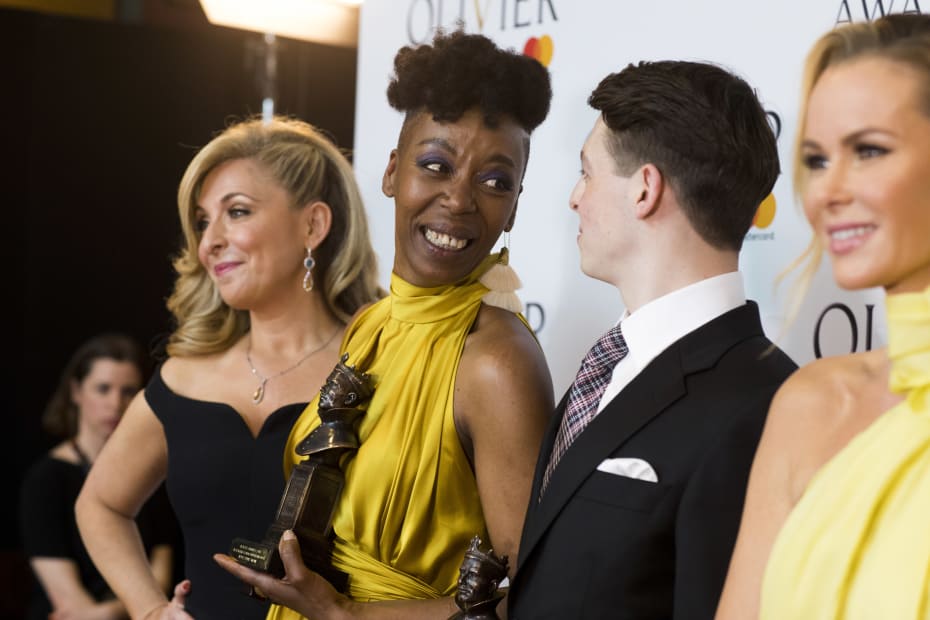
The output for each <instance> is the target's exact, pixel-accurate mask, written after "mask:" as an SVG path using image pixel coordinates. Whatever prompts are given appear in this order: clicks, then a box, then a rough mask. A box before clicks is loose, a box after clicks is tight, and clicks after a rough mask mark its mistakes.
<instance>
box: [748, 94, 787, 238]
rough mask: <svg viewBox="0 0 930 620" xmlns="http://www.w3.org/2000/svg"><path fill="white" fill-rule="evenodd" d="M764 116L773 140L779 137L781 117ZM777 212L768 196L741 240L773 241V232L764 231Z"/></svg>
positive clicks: (766, 113)
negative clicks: (751, 228) (773, 137)
mask: <svg viewBox="0 0 930 620" xmlns="http://www.w3.org/2000/svg"><path fill="white" fill-rule="evenodd" d="M765 115H766V116H767V117H768V119H769V123H770V124H771V125H772V131H774V132H775V139H776V140H778V139H779V138H780V137H781V117H780V116H779V115H778V112H775V111H774V110H766V111H765ZM777 210H778V204H777V203H776V201H775V194H769V195H768V196H766V197H765V200H763V201H762V204H760V205H759V208H758V209H756V215H755V217H753V218H752V227H753V229H754V230H750V231H749V232H748V233H746V236H745V237H744V238H743V239H744V241H775V231H774V230H765V229H766V228H768V227H769V226H771V225H772V222H774V221H775V212H776V211H777Z"/></svg>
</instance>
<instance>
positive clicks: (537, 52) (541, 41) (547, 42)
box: [523, 34, 553, 67]
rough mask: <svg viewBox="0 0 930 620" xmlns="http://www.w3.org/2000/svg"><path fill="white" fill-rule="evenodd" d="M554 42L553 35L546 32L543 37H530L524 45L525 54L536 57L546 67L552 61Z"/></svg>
mask: <svg viewBox="0 0 930 620" xmlns="http://www.w3.org/2000/svg"><path fill="white" fill-rule="evenodd" d="M552 52H553V44H552V37H550V36H549V35H548V34H544V35H542V36H541V37H530V38H529V39H527V40H526V44H525V45H524V46H523V55H524V56H529V57H530V58H535V59H536V60H538V61H539V62H540V64H542V66H544V67H548V66H549V63H550V62H552Z"/></svg>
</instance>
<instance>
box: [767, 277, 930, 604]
mask: <svg viewBox="0 0 930 620" xmlns="http://www.w3.org/2000/svg"><path fill="white" fill-rule="evenodd" d="M886 308H887V312H888V323H889V330H888V336H889V342H888V355H889V357H890V358H891V361H892V370H891V381H890V383H891V385H890V387H891V390H892V391H894V392H896V393H900V394H904V395H906V398H905V400H904V401H903V402H901V403H900V404H898V405H897V406H895V407H893V408H892V409H890V410H889V411H887V412H886V413H884V414H882V415H881V416H880V417H879V418H878V419H877V420H876V421H875V422H873V423H872V424H871V425H870V426H869V427H868V428H867V429H866V430H865V431H863V432H862V433H860V434H859V435H857V436H856V437H855V438H854V439H853V440H852V441H851V442H849V444H848V445H847V446H846V447H844V448H843V449H842V450H841V451H840V452H839V453H838V454H837V455H836V456H835V457H833V458H832V459H831V460H830V461H828V462H827V464H826V465H825V466H824V467H823V468H822V469H821V470H820V471H819V472H818V473H817V474H816V475H815V476H814V478H813V479H812V480H811V483H810V485H809V486H808V488H807V489H806V491H805V493H804V495H803V497H802V498H801V500H800V501H799V502H798V504H797V506H796V507H795V508H794V510H793V511H792V513H791V514H790V516H789V517H788V520H787V521H786V522H785V525H784V527H783V528H782V530H781V532H780V533H779V535H778V537H777V539H776V541H775V545H774V547H773V549H772V554H771V556H770V559H769V563H768V566H767V567H766V571H765V575H764V578H763V585H762V600H761V614H760V618H762V619H763V620H792V619H802V618H803V619H804V620H833V619H843V620H913V619H920V620H927V619H930V605H928V596H930V590H928V580H930V401H928V394H930V288H928V289H927V290H925V291H924V292H923V293H907V294H900V295H893V296H889V297H888V298H887V300H886ZM811 415H816V412H812V414H811Z"/></svg>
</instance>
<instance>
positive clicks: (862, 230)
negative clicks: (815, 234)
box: [830, 226, 875, 241]
mask: <svg viewBox="0 0 930 620" xmlns="http://www.w3.org/2000/svg"><path fill="white" fill-rule="evenodd" d="M874 229H875V227H874V226H856V227H855V228H844V229H843V230H837V231H834V232H832V233H830V237H831V238H832V239H836V240H837V241H845V240H847V239H852V238H854V237H860V236H862V235H866V234H868V233H870V232H872V231H873V230H874Z"/></svg>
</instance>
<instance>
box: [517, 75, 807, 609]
mask: <svg viewBox="0 0 930 620" xmlns="http://www.w3.org/2000/svg"><path fill="white" fill-rule="evenodd" d="M588 102H589V103H590V104H591V106H592V107H593V108H595V109H596V110H599V111H600V115H599V117H598V119H597V121H596V122H595V124H594V128H593V130H592V131H591V133H590V134H589V136H588V138H587V140H586V141H585V144H584V147H583V149H582V151H581V163H582V174H581V179H580V180H579V181H578V183H577V185H576V186H575V189H574V191H573V192H572V195H571V199H570V204H571V208H572V210H574V211H576V212H577V213H578V216H579V219H580V225H579V231H578V246H579V249H580V253H581V268H582V270H583V271H584V272H585V273H586V274H587V275H589V276H591V277H592V278H596V279H598V280H602V281H604V282H608V283H610V284H613V285H614V286H616V287H617V289H618V290H619V291H620V294H621V296H622V297H623V301H624V303H625V306H626V312H625V313H624V314H623V316H621V318H620V322H619V325H618V327H615V328H614V329H612V330H611V331H610V332H608V334H606V335H605V337H604V338H602V339H601V340H599V341H598V343H597V344H596V345H595V347H594V348H593V349H592V352H591V353H589V354H588V356H586V358H585V360H584V362H583V365H582V368H581V370H580V371H579V375H578V377H577V378H576V381H575V383H574V384H573V385H572V387H571V388H570V389H569V392H568V394H566V396H565V398H563V400H562V403H561V404H560V405H559V407H558V409H557V410H556V416H555V419H554V420H553V423H552V426H551V428H550V429H549V432H548V435H547V436H546V439H545V441H544V443H543V448H542V451H541V454H540V457H539V462H538V464H537V467H536V476H535V479H534V482H533V493H532V497H531V500H530V506H529V510H528V513H527V516H526V522H525V524H524V528H523V536H522V539H521V542H520V552H519V558H518V562H517V569H516V575H515V577H514V580H513V583H512V587H511V589H510V594H509V597H508V599H509V602H508V607H509V617H510V618H511V619H514V618H516V619H517V620H540V619H545V618H559V619H560V620H564V619H567V618H572V619H574V618H635V619H637V620H649V619H652V618H680V619H688V620H692V619H703V618H708V619H709V618H712V617H713V615H714V610H715V608H716V605H717V599H718V597H719V596H720V591H721V589H722V587H723V581H724V577H725V575H726V571H727V564H728V561H729V557H730V553H731V551H732V548H733V543H734V540H735V538H736V532H737V528H738V526H739V521H740V513H741V511H742V505H743V496H744V491H745V487H746V482H747V479H748V475H749V468H750V465H751V463H752V458H753V454H754V452H755V448H756V444H757V442H758V440H759V436H760V434H761V432H762V427H763V424H764V422H765V415H766V411H767V409H768V406H769V402H770V400H771V398H772V396H773V394H774V393H775V390H776V389H777V388H778V386H779V385H780V384H781V383H782V382H783V381H784V380H785V379H786V378H787V377H788V375H789V374H790V373H791V372H792V371H793V370H794V369H795V368H796V366H795V365H794V363H793V362H792V361H791V360H790V359H789V358H788V357H787V356H786V355H785V354H784V353H782V352H781V351H780V350H779V349H777V348H776V347H774V345H773V344H772V343H771V342H770V341H769V340H768V339H766V337H765V336H764V334H763V331H762V325H761V322H760V319H759V311H758V308H757V306H756V305H755V304H754V303H752V302H747V301H746V298H745V294H744V292H743V283H742V278H741V276H740V274H739V272H738V271H737V267H738V254H739V250H740V247H741V245H742V241H743V238H744V237H745V235H746V232H747V231H748V230H749V227H750V225H751V223H752V219H753V216H754V215H755V212H756V209H757V207H758V206H759V204H760V203H761V202H762V201H763V199H765V197H766V196H767V195H768V194H769V193H770V192H771V190H772V187H773V185H774V183H775V179H776V177H777V176H778V173H779V168H778V153H777V150H776V144H775V136H774V135H773V133H772V130H771V128H770V127H769V125H768V122H767V119H766V114H765V111H764V110H763V109H762V107H761V106H760V104H759V102H758V100H757V99H756V97H755V95H754V93H753V91H752V89H751V88H750V87H749V85H748V84H746V83H745V82H744V81H743V80H742V79H740V78H738V77H736V76H734V75H732V74H730V73H728V72H727V71H725V70H723V69H721V68H719V67H716V66H713V65H708V64H703V63H691V62H645V63H640V64H639V65H630V66H628V67H627V68H626V69H624V70H623V71H621V72H619V73H615V74H612V75H609V76H608V77H607V78H605V79H604V80H603V81H602V82H601V83H600V85H599V86H598V87H597V88H596V89H595V90H594V92H593V93H592V95H591V97H590V99H589V100H588ZM618 360H619V361H618Z"/></svg>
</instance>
